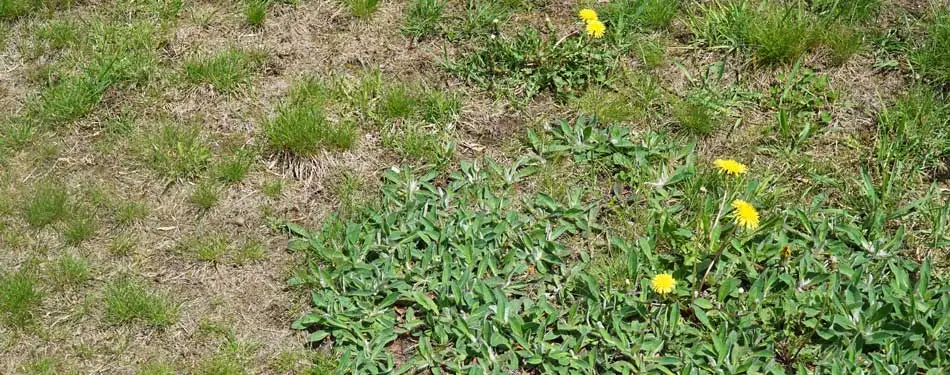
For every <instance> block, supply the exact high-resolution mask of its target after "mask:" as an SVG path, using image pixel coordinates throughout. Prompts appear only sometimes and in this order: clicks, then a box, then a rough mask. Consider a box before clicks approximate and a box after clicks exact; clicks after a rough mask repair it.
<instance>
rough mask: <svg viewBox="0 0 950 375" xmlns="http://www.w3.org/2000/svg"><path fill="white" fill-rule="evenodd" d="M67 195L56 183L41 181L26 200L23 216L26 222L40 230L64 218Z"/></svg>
mask: <svg viewBox="0 0 950 375" xmlns="http://www.w3.org/2000/svg"><path fill="white" fill-rule="evenodd" d="M68 200H69V193H68V192H67V191H66V187H65V186H63V185H62V184H60V183H58V182H53V181H41V182H40V183H39V184H38V185H37V186H36V188H35V189H34V190H33V194H32V195H31V196H30V197H29V198H27V201H26V204H25V207H24V208H23V214H24V216H25V219H26V222H27V223H28V224H30V225H31V226H33V227H37V228H42V227H45V226H47V225H50V224H52V223H54V222H56V221H59V220H60V219H62V218H64V217H66V208H67V201H68Z"/></svg>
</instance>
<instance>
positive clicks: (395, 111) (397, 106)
mask: <svg viewBox="0 0 950 375" xmlns="http://www.w3.org/2000/svg"><path fill="white" fill-rule="evenodd" d="M379 101H380V102H379V104H378V107H377V109H376V110H377V113H378V114H379V116H380V117H382V118H383V119H385V120H393V119H399V118H408V117H410V116H412V115H414V114H415V113H416V109H417V107H418V105H419V101H418V99H417V98H416V96H415V95H414V94H413V89H412V88H410V87H409V86H408V85H405V84H395V85H392V86H389V87H388V88H387V89H386V91H385V92H384V93H383V94H382V96H381V97H380V100H379Z"/></svg>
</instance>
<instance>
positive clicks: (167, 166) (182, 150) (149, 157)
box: [137, 124, 211, 178]
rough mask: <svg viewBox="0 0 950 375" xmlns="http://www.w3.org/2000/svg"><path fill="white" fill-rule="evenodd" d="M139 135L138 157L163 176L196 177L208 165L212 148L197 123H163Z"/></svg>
mask: <svg viewBox="0 0 950 375" xmlns="http://www.w3.org/2000/svg"><path fill="white" fill-rule="evenodd" d="M156 133H157V134H156ZM138 137H139V139H138V142H137V143H138V151H139V152H138V153H139V159H140V160H141V161H142V162H144V163H145V164H146V165H147V166H148V167H149V168H151V169H152V170H154V171H156V172H158V174H160V175H161V176H163V177H168V178H192V177H197V176H198V175H199V174H201V172H203V171H204V170H205V169H206V168H208V166H209V165H210V162H211V148H210V147H208V146H207V145H205V143H204V142H203V141H202V139H201V136H200V129H199V128H198V127H197V126H187V125H175V124H165V125H162V126H161V128H159V129H157V131H156V132H152V131H149V132H143V133H141V134H140V135H139V136H138Z"/></svg>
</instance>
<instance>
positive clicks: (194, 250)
mask: <svg viewBox="0 0 950 375" xmlns="http://www.w3.org/2000/svg"><path fill="white" fill-rule="evenodd" d="M185 248H186V249H185V251H186V252H188V253H190V254H191V255H192V256H194V258H195V259H197V260H200V261H202V262H210V263H221V261H222V260H223V258H224V256H225V255H226V254H227V253H228V249H229V248H230V244H229V243H228V239H227V237H225V236H223V235H208V236H202V237H198V238H195V239H193V240H190V241H188V242H187V243H185Z"/></svg>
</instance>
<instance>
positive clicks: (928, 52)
mask: <svg viewBox="0 0 950 375" xmlns="http://www.w3.org/2000/svg"><path fill="white" fill-rule="evenodd" d="M910 58H911V61H913V63H914V65H915V67H916V69H917V71H918V72H919V74H920V75H921V76H922V77H924V78H925V79H927V80H929V81H932V82H934V83H936V84H938V85H947V84H950V11H948V10H940V11H938V12H937V13H936V14H935V15H934V16H933V20H932V21H931V22H930V23H929V24H928V25H927V30H926V36H925V37H924V38H923V40H922V41H921V42H920V44H919V46H918V47H917V48H916V49H914V50H913V51H912V52H911V54H910Z"/></svg>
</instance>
